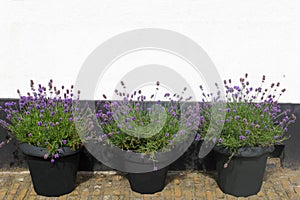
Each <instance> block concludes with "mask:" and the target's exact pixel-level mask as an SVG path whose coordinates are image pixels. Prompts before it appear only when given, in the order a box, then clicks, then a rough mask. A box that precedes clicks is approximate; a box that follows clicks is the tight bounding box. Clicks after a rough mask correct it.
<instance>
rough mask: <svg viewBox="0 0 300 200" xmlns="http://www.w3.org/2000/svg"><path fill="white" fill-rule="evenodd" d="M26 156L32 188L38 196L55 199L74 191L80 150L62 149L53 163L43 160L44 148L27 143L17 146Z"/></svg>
mask: <svg viewBox="0 0 300 200" xmlns="http://www.w3.org/2000/svg"><path fill="white" fill-rule="evenodd" d="M19 147H20V149H21V151H22V152H23V153H24V154H25V155H26V161H27V164H28V167H29V171H30V175H31V180H32V183H33V188H34V190H35V192H36V193H37V194H38V195H43V196H48V197H55V196H61V195H64V194H68V193H70V192H72V191H73V190H74V189H75V186H76V177H77V171H78V165H79V157H80V150H77V151H71V149H70V148H67V147H66V148H63V153H62V155H60V157H59V158H58V159H55V162H54V163H51V162H50V160H49V159H44V155H45V154H46V153H47V151H46V149H45V148H41V147H36V146H32V145H30V144H27V143H22V144H20V145H19Z"/></svg>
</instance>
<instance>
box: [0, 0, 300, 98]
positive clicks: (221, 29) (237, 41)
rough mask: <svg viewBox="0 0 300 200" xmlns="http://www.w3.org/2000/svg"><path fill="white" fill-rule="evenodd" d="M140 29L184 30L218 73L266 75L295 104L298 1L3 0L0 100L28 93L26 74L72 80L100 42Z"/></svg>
mask: <svg viewBox="0 0 300 200" xmlns="http://www.w3.org/2000/svg"><path fill="white" fill-rule="evenodd" d="M138 28H163V29H169V30H173V31H177V32H179V33H182V34H184V35H186V36H187V37H189V38H191V39H192V40H194V41H196V42H197V43H198V44H199V45H201V46H202V48H203V49H204V50H205V51H206V52H207V53H208V55H209V56H210V58H211V59H212V60H213V62H214V63H215V65H216V67H217V69H218V71H219V73H220V75H221V77H222V78H223V79H225V78H230V77H232V78H237V77H239V76H242V75H243V74H244V73H245V72H248V73H249V75H250V78H252V80H257V82H259V81H260V77H261V76H262V75H263V74H265V75H266V76H267V78H268V79H271V80H274V81H276V82H277V81H281V82H282V85H283V86H285V87H286V88H287V92H286V94H285V95H284V96H283V97H282V98H281V102H292V103H300V78H299V77H300V70H299V68H300V1H298V0H289V1H283V0H269V1H267V0H252V1H246V2H245V1H240V0H229V1H221V0H210V1H199V0H185V1H183V0H178V1H175V0H164V1H162V0H118V1H114V0H102V1H98V0H89V1H79V0H66V1H61V0H59V1H37V0H35V1H31V0H10V1H2V2H1V3H0V67H1V74H0V98H9V97H17V93H16V90H17V89H18V88H19V89H20V90H21V91H27V90H28V89H29V80H30V79H33V80H35V81H36V82H42V83H45V84H46V83H47V81H48V80H49V79H50V78H53V79H54V81H55V82H56V83H58V84H65V85H70V84H72V83H74V82H75V80H76V77H77V74H78V72H79V70H80V67H81V65H82V63H83V62H84V60H85V59H86V57H87V56H88V55H89V54H90V53H91V52H92V51H93V50H94V49H95V48H96V47H97V46H98V45H100V44H101V43H102V42H104V41H105V40H107V39H109V38H110V37H112V36H114V35H117V34H119V33H122V32H125V31H129V30H134V29H138ZM116 77H117V75H116ZM115 79H117V78H115ZM113 81H114V80H112V82H113ZM116 81H118V80H116ZM113 84H115V83H113Z"/></svg>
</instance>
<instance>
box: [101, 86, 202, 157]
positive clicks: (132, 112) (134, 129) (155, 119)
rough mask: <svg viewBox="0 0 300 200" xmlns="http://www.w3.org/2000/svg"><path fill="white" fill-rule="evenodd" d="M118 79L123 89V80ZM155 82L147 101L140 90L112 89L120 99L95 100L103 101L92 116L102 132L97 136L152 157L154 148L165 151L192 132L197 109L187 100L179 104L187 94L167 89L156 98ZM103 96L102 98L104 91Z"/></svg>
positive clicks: (127, 149)
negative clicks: (127, 91) (153, 90)
mask: <svg viewBox="0 0 300 200" xmlns="http://www.w3.org/2000/svg"><path fill="white" fill-rule="evenodd" d="M121 83H122V85H123V88H124V89H125V88H126V86H125V84H124V82H121ZM159 85H160V83H159V82H157V87H156V92H155V94H153V95H151V97H150V98H149V100H150V101H151V103H149V102H147V101H146V95H143V93H142V91H141V90H139V91H134V92H133V93H132V94H128V93H126V92H124V93H122V92H119V91H118V90H115V93H116V94H117V95H118V96H119V97H121V100H120V101H108V100H103V101H99V104H104V105H103V108H101V109H99V110H98V112H97V114H96V117H97V118H98V119H99V126H100V127H101V129H102V130H103V132H104V133H105V134H103V135H102V136H101V138H100V140H101V141H103V140H105V141H106V142H107V143H109V144H112V145H114V146H116V147H119V148H120V149H123V150H125V151H133V152H137V153H142V154H147V155H150V156H152V158H153V155H154V154H155V153H156V152H159V151H168V150H170V149H171V148H172V147H173V146H174V145H176V144H178V143H180V142H183V141H184V139H185V138H186V137H188V136H189V135H190V134H193V133H194V132H196V130H197V129H198V127H199V126H200V125H201V120H200V119H202V118H200V117H199V115H198V112H197V111H199V109H200V108H199V106H198V104H192V103H191V104H189V105H186V107H184V108H183V107H182V106H181V105H182V104H183V103H184V102H185V101H188V100H189V99H190V98H187V99H184V98H183V96H181V95H177V94H174V95H173V97H171V95H170V94H169V93H166V94H165V95H164V99H161V100H157V99H156V96H157V92H158V90H159ZM185 90H186V88H185V89H184V91H185ZM184 91H183V92H182V94H184ZM103 97H104V99H106V95H103ZM150 105H152V106H150ZM194 136H195V135H194ZM197 138H199V136H197Z"/></svg>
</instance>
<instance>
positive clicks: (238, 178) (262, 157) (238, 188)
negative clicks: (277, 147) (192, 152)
mask: <svg viewBox="0 0 300 200" xmlns="http://www.w3.org/2000/svg"><path fill="white" fill-rule="evenodd" d="M273 149H274V148H272V147H268V148H264V147H252V148H241V149H240V151H239V154H238V155H237V156H234V157H233V158H232V160H231V161H230V162H229V164H228V166H227V167H226V168H224V164H225V163H226V162H227V161H228V157H229V151H228V150H227V149H225V148H222V147H221V148H220V147H215V148H214V151H215V156H216V164H217V171H218V177H217V183H218V185H219V187H220V189H221V190H222V191H223V192H224V193H226V194H231V195H234V196H238V197H246V196H250V195H255V194H257V193H258V192H259V191H260V188H261V185H262V182H263V177H264V172H265V168H266V162H267V157H268V154H269V153H270V152H271V151H272V150H273Z"/></svg>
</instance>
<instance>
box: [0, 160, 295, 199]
mask: <svg viewBox="0 0 300 200" xmlns="http://www.w3.org/2000/svg"><path fill="white" fill-rule="evenodd" d="M279 165H280V164H279V160H278V159H274V158H273V159H269V160H268V167H267V171H266V173H265V177H264V183H263V186H262V189H261V191H260V192H259V193H258V194H257V195H254V196H251V197H248V198H236V197H233V196H231V195H226V194H224V193H223V192H222V191H221V190H220V189H219V188H218V186H217V184H216V182H215V180H214V179H213V176H215V173H214V172H211V173H203V172H197V171H184V172H170V173H169V174H168V179H167V185H166V187H165V189H164V190H163V191H162V192H159V193H156V194H154V195H141V194H138V193H135V192H133V191H131V189H130V186H129V183H128V180H127V179H126V178H125V177H124V174H122V173H116V172H95V173H86V172H80V173H79V174H78V178H77V181H78V186H77V188H76V189H75V191H73V192H72V193H70V194H68V195H64V196H61V197H58V198H47V197H42V196H38V195H36V193H35V192H34V190H33V187H32V183H31V179H30V174H29V172H28V171H23V172H17V171H14V172H11V171H3V172H0V199H1V198H2V199H7V200H10V199H17V200H18V199H28V200H34V199H37V200H40V199H57V200H61V199H66V200H71V199H91V200H93V199H105V200H109V199H113V200H114V199H116V200H117V199H123V200H126V199H128V200H131V199H132V200H133V199H136V200H158V199H164V200H168V199H174V200H177V199H178V200H179V199H180V200H183V199H184V200H190V199H191V200H192V199H197V200H201V199H207V200H213V199H227V200H231V199H249V200H256V199H265V200H271V199H272V200H276V199H280V200H281V199H292V200H294V199H295V200H297V199H300V170H291V169H283V168H281V167H280V166H279Z"/></svg>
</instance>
